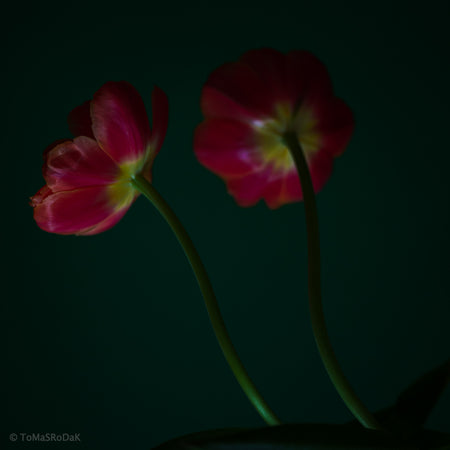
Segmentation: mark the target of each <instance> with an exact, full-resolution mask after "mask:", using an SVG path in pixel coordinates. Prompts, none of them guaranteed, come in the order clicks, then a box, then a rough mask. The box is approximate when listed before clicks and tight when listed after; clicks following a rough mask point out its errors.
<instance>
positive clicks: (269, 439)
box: [155, 424, 450, 450]
mask: <svg viewBox="0 0 450 450" xmlns="http://www.w3.org/2000/svg"><path fill="white" fill-rule="evenodd" d="M446 444H450V435H447V434H443V433H438V432H426V431H425V432H422V433H421V434H420V435H416V436H415V437H414V440H408V441H405V440H403V439H400V438H399V437H394V436H392V435H390V434H387V433H385V432H381V431H374V430H367V429H365V428H362V427H361V426H359V425H354V426H349V425H328V424H289V425H280V426H276V427H265V428H257V429H247V430H236V429H225V430H215V431H207V432H201V433H195V434H191V435H187V436H183V437H181V438H179V439H175V440H173V441H169V442H167V443H165V444H162V445H161V446H159V447H156V449H157V450H306V449H313V450H337V449H340V450H343V449H349V450H357V449H358V450H425V449H436V448H438V447H442V446H444V445H446ZM156 449H155V450H156Z"/></svg>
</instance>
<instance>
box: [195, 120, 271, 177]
mask: <svg viewBox="0 0 450 450" xmlns="http://www.w3.org/2000/svg"><path fill="white" fill-rule="evenodd" d="M194 151H195V155H196V156H197V159H198V160H199V162H200V163H201V164H203V165H204V166H205V167H207V168H208V169H209V170H211V171H212V172H214V173H216V174H218V175H220V176H222V177H237V176H242V175H245V174H248V173H252V172H254V171H255V170H257V169H258V168H259V167H261V166H262V163H263V162H262V160H261V156H260V152H259V149H258V148H256V146H255V136H254V130H253V129H252V128H251V127H250V126H249V125H247V124H245V123H243V122H237V121H234V120H225V119H209V120H206V121H204V122H202V123H201V124H200V125H199V126H198V127H197V128H196V130H195V135H194Z"/></svg>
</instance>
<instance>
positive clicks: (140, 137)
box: [91, 81, 151, 164]
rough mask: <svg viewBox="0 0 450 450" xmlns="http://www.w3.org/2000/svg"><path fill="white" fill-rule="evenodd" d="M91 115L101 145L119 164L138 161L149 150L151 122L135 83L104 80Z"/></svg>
mask: <svg viewBox="0 0 450 450" xmlns="http://www.w3.org/2000/svg"><path fill="white" fill-rule="evenodd" d="M91 117H92V129H93V131H94V135H95V138H96V140H97V141H98V143H99V145H100V147H101V148H102V149H103V150H104V151H105V152H106V153H108V154H109V155H110V156H111V158H112V159H113V160H114V161H116V162H117V163H118V164H121V163H127V162H133V161H137V160H138V159H139V158H141V157H142V156H143V155H144V153H145V152H146V151H147V147H148V146H149V144H150V135H151V133H150V125H149V122H148V117H147V113H146V111H145V105H144V102H143V101H142V98H141V97H140V95H139V93H138V92H137V90H136V89H135V88H134V87H133V86H132V85H131V84H129V83H127V82H125V81H120V82H108V83H106V84H104V85H103V86H102V87H101V88H100V89H99V90H98V91H97V92H96V93H95V94H94V99H93V101H92V106H91Z"/></svg>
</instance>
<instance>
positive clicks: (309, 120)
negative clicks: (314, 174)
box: [253, 104, 320, 172]
mask: <svg viewBox="0 0 450 450" xmlns="http://www.w3.org/2000/svg"><path fill="white" fill-rule="evenodd" d="M316 124H317V120H316V118H315V117H314V114H313V112H312V111H311V109H310V108H308V107H306V106H301V107H300V108H299V109H298V110H297V112H296V113H294V111H293V109H292V107H291V105H289V104H278V105H277V106H276V107H275V114H274V117H273V118H271V119H268V120H261V121H256V122H254V123H253V126H254V128H255V132H256V144H257V147H258V148H259V149H261V156H262V158H263V161H264V164H265V165H270V166H271V167H272V168H273V169H274V170H275V171H280V172H288V171H290V170H293V169H295V164H294V160H293V158H292V156H291V152H290V150H289V148H288V147H287V146H286V145H285V143H284V135H285V134H286V132H288V131H293V132H294V133H295V134H296V135H297V137H298V140H299V143H300V145H301V147H302V150H303V152H304V155H305V157H306V160H308V159H309V157H310V156H311V155H312V154H314V153H316V151H317V150H318V149H319V144H320V136H319V134H318V133H317V131H316V130H315V128H316Z"/></svg>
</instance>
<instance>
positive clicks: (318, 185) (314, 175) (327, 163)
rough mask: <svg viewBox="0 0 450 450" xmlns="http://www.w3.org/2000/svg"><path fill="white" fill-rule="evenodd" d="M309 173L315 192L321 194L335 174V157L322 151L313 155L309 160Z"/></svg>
mask: <svg viewBox="0 0 450 450" xmlns="http://www.w3.org/2000/svg"><path fill="white" fill-rule="evenodd" d="M308 166H309V173H310V174H311V181H312V184H313V188H314V192H316V193H317V192H319V191H321V190H322V188H323V187H324V186H325V183H326V182H327V181H328V179H329V178H330V176H331V173H332V172H333V156H332V155H330V154H329V153H327V152H324V151H321V152H317V153H315V154H314V155H311V156H310V157H309V159H308Z"/></svg>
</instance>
